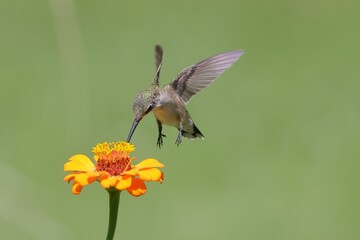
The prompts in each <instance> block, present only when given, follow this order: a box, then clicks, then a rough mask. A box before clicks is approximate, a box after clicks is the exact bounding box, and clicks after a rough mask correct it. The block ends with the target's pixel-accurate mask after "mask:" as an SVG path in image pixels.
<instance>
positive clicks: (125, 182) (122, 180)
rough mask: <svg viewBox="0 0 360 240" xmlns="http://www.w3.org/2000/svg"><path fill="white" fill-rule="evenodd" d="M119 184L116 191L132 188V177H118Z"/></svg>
mask: <svg viewBox="0 0 360 240" xmlns="http://www.w3.org/2000/svg"><path fill="white" fill-rule="evenodd" d="M118 180H119V181H118V182H117V184H116V186H115V187H116V189H118V190H120V191H121V190H124V189H127V188H128V187H130V186H131V183H132V177H131V176H126V175H125V176H120V177H118Z"/></svg>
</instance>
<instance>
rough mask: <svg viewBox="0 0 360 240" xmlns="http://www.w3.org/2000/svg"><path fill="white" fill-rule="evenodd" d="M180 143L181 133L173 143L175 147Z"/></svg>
mask: <svg viewBox="0 0 360 240" xmlns="http://www.w3.org/2000/svg"><path fill="white" fill-rule="evenodd" d="M181 141H182V137H181V131H179V134H178V136H177V138H176V141H175V144H176V146H180V144H181Z"/></svg>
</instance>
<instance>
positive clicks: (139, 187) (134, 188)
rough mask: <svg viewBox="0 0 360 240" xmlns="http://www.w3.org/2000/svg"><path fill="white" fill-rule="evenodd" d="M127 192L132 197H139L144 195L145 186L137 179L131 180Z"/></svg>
mask: <svg viewBox="0 0 360 240" xmlns="http://www.w3.org/2000/svg"><path fill="white" fill-rule="evenodd" d="M127 191H128V192H129V193H130V194H131V195H133V196H134V197H138V196H141V195H143V194H145V193H146V186H145V183H144V181H143V180H141V179H139V178H132V183H131V186H130V187H129V188H128V189H127Z"/></svg>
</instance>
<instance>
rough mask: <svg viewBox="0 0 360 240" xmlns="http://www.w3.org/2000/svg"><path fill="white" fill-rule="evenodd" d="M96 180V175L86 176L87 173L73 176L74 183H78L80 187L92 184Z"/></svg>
mask: <svg viewBox="0 0 360 240" xmlns="http://www.w3.org/2000/svg"><path fill="white" fill-rule="evenodd" d="M97 178H98V176H97V175H94V174H90V176H89V174H87V173H78V174H76V176H75V182H77V183H79V184H80V185H81V186H86V185H88V184H89V183H92V182H94V181H95V180H96V179H97Z"/></svg>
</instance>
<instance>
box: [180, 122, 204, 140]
mask: <svg viewBox="0 0 360 240" xmlns="http://www.w3.org/2000/svg"><path fill="white" fill-rule="evenodd" d="M181 135H182V136H183V137H187V138H190V139H191V138H192V139H193V138H197V137H198V138H201V139H204V135H203V134H202V133H201V132H200V130H199V129H198V128H197V127H196V126H195V124H194V125H193V131H192V132H186V131H184V130H181Z"/></svg>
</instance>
